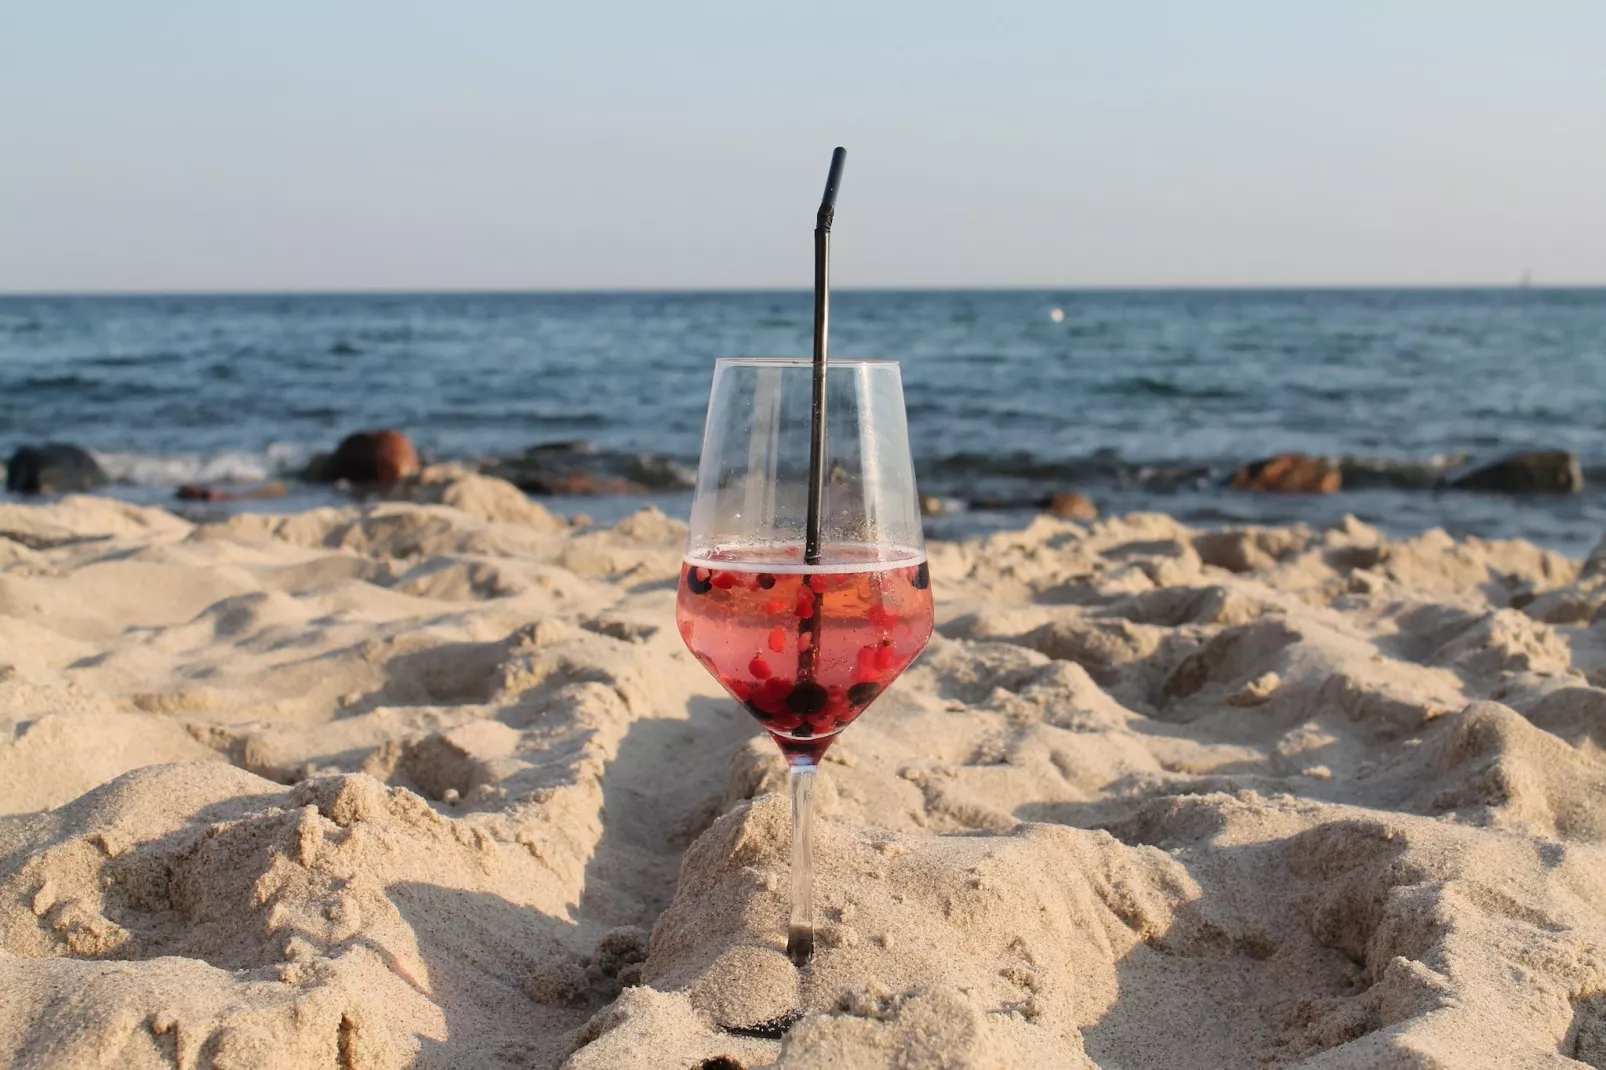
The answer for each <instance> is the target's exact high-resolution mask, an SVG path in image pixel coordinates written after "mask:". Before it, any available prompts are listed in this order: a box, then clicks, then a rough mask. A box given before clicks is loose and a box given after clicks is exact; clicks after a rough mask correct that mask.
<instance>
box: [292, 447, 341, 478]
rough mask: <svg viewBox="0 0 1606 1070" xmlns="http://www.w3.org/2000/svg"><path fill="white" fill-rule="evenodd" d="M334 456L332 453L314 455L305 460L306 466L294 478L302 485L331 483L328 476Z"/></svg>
mask: <svg viewBox="0 0 1606 1070" xmlns="http://www.w3.org/2000/svg"><path fill="white" fill-rule="evenodd" d="M334 461H335V455H334V454H332V453H323V452H319V453H314V454H313V455H312V456H311V457H309V458H307V466H306V467H305V468H303V469H302V470H301V471H299V472H297V473H296V478H297V479H299V480H301V481H302V482H303V483H333V482H334V478H333V477H332V476H330V474H329V470H330V466H331V465H333V464H334Z"/></svg>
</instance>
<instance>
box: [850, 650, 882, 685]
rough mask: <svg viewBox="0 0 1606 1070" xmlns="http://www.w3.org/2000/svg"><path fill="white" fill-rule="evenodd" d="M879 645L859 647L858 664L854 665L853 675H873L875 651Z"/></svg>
mask: <svg viewBox="0 0 1606 1070" xmlns="http://www.w3.org/2000/svg"><path fill="white" fill-rule="evenodd" d="M879 649H880V647H874V646H862V647H860V648H859V657H858V664H857V665H856V666H855V668H856V671H855V672H854V675H855V676H858V677H864V678H868V677H871V676H874V675H875V658H876V651H877V650H879Z"/></svg>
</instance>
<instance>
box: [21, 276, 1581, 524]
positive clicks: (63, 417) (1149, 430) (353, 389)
mask: <svg viewBox="0 0 1606 1070" xmlns="http://www.w3.org/2000/svg"><path fill="white" fill-rule="evenodd" d="M1055 309H1059V310H1060V313H1061V315H1060V316H1059V317H1055V316H1054V315H1053V310H1055ZM811 322H812V321H811V306H810V296H809V295H808V294H807V293H802V292H799V293H783V292H774V293H616V294H607V293H598V294H377V295H312V296H303V295H293V296H292V295H285V296H276V295H255V296H137V297H23V296H17V297H0V450H4V451H5V452H6V454H9V451H10V449H11V448H14V447H16V446H18V445H22V444H24V443H30V442H41V441H45V440H58V441H71V442H77V443H79V444H82V445H84V446H87V447H89V448H90V449H92V450H94V451H96V453H97V454H98V455H99V456H100V457H101V458H102V460H103V463H104V464H105V465H106V467H107V469H108V471H110V472H111V473H112V474H113V475H114V477H116V478H117V479H118V481H119V484H118V485H117V486H114V487H112V488H109V489H108V493H112V494H118V495H120V496H124V497H130V498H134V499H136V500H147V501H149V500H161V499H165V498H167V497H169V496H170V495H171V492H172V487H173V485H174V484H177V483H180V482H188V481H197V480H204V481H212V482H228V481H244V482H249V481H252V480H258V479H264V478H270V477H273V476H275V475H278V474H281V473H284V472H288V471H293V470H294V469H296V468H297V467H298V466H299V465H300V464H302V463H304V461H305V460H306V458H307V457H308V456H309V455H310V453H311V452H312V451H314V450H319V449H329V448H332V447H333V445H334V444H335V443H336V442H337V441H338V440H339V438H340V437H341V436H342V435H343V434H344V433H346V432H347V431H351V430H355V429H357V428H361V427H368V426H381V425H385V426H396V427H401V428H403V429H405V430H406V431H407V432H408V433H409V434H410V435H411V436H412V437H413V438H414V440H415V441H416V442H417V443H418V444H419V446H420V447H421V448H422V449H423V450H424V451H425V453H426V454H427V455H428V456H430V457H431V458H434V459H446V458H465V459H474V458H483V457H487V456H495V455H501V454H512V453H517V452H519V451H521V450H523V449H525V448H526V447H528V446H531V445H534V444H537V443H542V442H549V441H555V440H575V439H584V440H588V441H589V442H590V443H592V444H594V445H595V446H596V447H597V449H598V450H600V451H602V452H603V453H604V454H620V455H633V454H644V455H653V456H655V457H660V458H667V459H670V460H673V461H676V462H679V463H680V464H681V465H684V466H695V463H696V458H697V451H698V445H699V441H700V437H701V431H702V420H703V412H704V407H705V405H706V404H707V397H708V384H709V377H710V371H711V361H712V359H713V358H714V357H716V356H722V355H784V354H793V355H806V354H807V353H808V352H809V346H810V341H809V332H810V329H811ZM832 352H833V353H834V354H836V355H839V356H876V357H891V358H895V359H898V360H900V361H902V362H903V369H904V381H905V390H906V397H907V401H908V405H909V421H910V433H911V436H912V446H913V449H914V454H915V461H916V467H917V470H918V472H919V476H920V480H921V484H922V489H923V490H926V491H928V492H931V493H934V494H937V495H939V496H941V497H944V498H947V499H952V500H953V501H954V503H955V504H956V505H957V504H958V503H960V502H971V503H981V504H980V506H979V507H973V508H970V509H968V510H966V511H963V512H958V513H956V514H954V515H951V516H947V517H942V518H938V519H935V520H934V521H933V523H932V531H933V533H934V534H937V535H943V534H956V533H961V532H964V531H971V530H976V529H981V528H988V527H996V526H1003V525H1007V524H1018V523H1020V522H1021V520H1022V519H1023V518H1024V516H1025V515H1026V514H1027V512H1028V511H1029V510H1028V509H1027V503H1029V502H1030V501H1031V500H1032V499H1033V498H1035V497H1038V496H1041V495H1043V494H1046V493H1049V492H1051V491H1055V490H1081V491H1083V492H1084V493H1086V494H1088V495H1089V496H1091V497H1092V498H1093V499H1094V500H1095V501H1096V502H1098V503H1099V505H1100V506H1101V508H1103V509H1105V510H1106V511H1125V510H1130V509H1139V508H1143V509H1161V510H1165V511H1167V512H1171V513H1173V514H1175V515H1177V516H1179V517H1181V518H1182V519H1184V520H1187V521H1189V522H1194V523H1201V524H1218V523H1227V522H1249V521H1252V522H1286V521H1293V520H1304V521H1308V522H1311V523H1317V524H1319V523H1325V522H1328V521H1330V520H1333V519H1335V518H1337V517H1338V516H1340V515H1342V514H1343V513H1346V512H1349V513H1354V514H1356V515H1358V516H1360V517H1361V518H1363V519H1365V520H1368V521H1370V522H1373V523H1377V524H1380V525H1381V526H1383V527H1385V528H1388V529H1390V530H1392V531H1396V532H1410V531H1416V530H1421V529H1423V528H1426V527H1431V526H1435V525H1438V526H1443V527H1445V528H1447V529H1448V530H1450V531H1451V532H1452V533H1455V534H1479V535H1485V536H1490V537H1509V536H1522V537H1526V538H1530V539H1533V540H1535V541H1537V542H1540V543H1542V544H1545V545H1549V546H1554V547H1556V548H1559V549H1564V550H1567V551H1569V552H1573V553H1582V552H1584V551H1586V550H1587V549H1588V548H1589V547H1590V546H1591V545H1592V544H1593V543H1594V541H1595V539H1596V538H1597V537H1598V536H1599V535H1600V534H1601V532H1602V530H1603V529H1606V441H1603V436H1602V427H1603V423H1606V290H1517V289H1512V290H1467V291H1426V290H1377V291H1292V290H1276V291H1175V292H1164V291H1145V292H1117V291H1093V292H1072V291H1029V292H1028V291H983V292H912V293H881V292H861V291H843V292H840V293H838V294H836V295H835V296H834V299H833V304H832ZM1522 448H1560V449H1569V450H1573V451H1576V452H1577V453H1578V454H1579V455H1580V457H1581V458H1582V460H1583V462H1584V465H1585V470H1586V476H1587V480H1586V481H1587V482H1588V483H1589V484H1590V485H1589V486H1588V487H1587V488H1586V490H1585V492H1584V493H1583V494H1581V495H1575V496H1570V497H1562V498H1543V497H1534V498H1506V497H1498V496H1491V495H1481V494H1469V493H1464V492H1450V491H1435V490H1433V489H1431V488H1430V487H1426V486H1423V487H1408V486H1403V485H1399V484H1402V483H1404V482H1408V481H1409V478H1408V477H1412V476H1413V475H1414V476H1415V477H1416V478H1418V479H1423V478H1424V474H1425V476H1426V477H1427V478H1426V481H1427V482H1431V476H1432V475H1434V474H1436V473H1438V472H1441V471H1447V470H1453V469H1454V466H1455V465H1456V464H1457V463H1459V462H1461V461H1463V460H1466V461H1468V462H1470V461H1476V460H1479V459H1488V458H1493V457H1497V456H1499V455H1501V454H1503V453H1505V452H1508V451H1510V450H1514V449H1522ZM1290 450H1299V451H1304V452H1307V453H1314V454H1321V455H1330V456H1336V457H1348V458H1353V459H1359V460H1360V461H1362V462H1364V464H1363V465H1362V467H1364V468H1367V469H1369V470H1371V471H1372V472H1373V473H1374V475H1373V477H1372V478H1369V479H1362V478H1360V477H1356V478H1353V479H1352V480H1351V482H1350V486H1349V488H1347V489H1346V490H1345V491H1344V492H1341V493H1339V494H1335V495H1331V496H1287V495H1267V494H1247V493H1243V492H1237V491H1233V490H1230V489H1228V488H1226V487H1225V486H1224V485H1223V484H1224V482H1225V480H1226V479H1227V478H1228V477H1229V476H1230V474H1231V472H1232V471H1233V469H1234V468H1236V467H1237V466H1238V465H1240V464H1242V463H1244V462H1247V461H1250V460H1253V459H1256V458H1259V457H1263V456H1266V455H1269V454H1273V453H1280V452H1284V451H1290ZM329 493H330V492H328V491H325V490H313V489H310V488H308V489H300V488H298V490H297V492H296V493H295V494H294V495H293V498H294V499H295V503H294V504H300V503H302V502H304V501H307V500H313V499H319V498H320V496H324V495H327V494H329ZM643 499H650V500H652V501H655V502H657V503H658V504H660V505H662V506H663V507H664V508H666V509H668V510H670V511H677V512H681V513H684V512H685V509H686V506H687V501H686V494H685V492H684V491H683V490H679V489H677V488H675V487H673V486H668V487H660V488H655V490H654V492H653V493H651V494H650V495H641V496H631V497H625V498H618V499H607V500H602V499H596V500H592V499H587V500H583V501H581V500H569V499H564V500H561V501H559V502H557V503H556V504H557V505H558V506H559V507H560V508H568V509H574V508H583V509H584V510H585V511H586V512H588V513H591V514H592V515H593V516H595V517H597V518H599V519H601V518H604V517H606V516H609V515H616V514H618V513H621V512H623V511H625V510H626V509H628V508H632V507H634V506H635V505H636V504H637V503H638V502H639V501H640V500H643Z"/></svg>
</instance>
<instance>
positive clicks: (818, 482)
mask: <svg viewBox="0 0 1606 1070" xmlns="http://www.w3.org/2000/svg"><path fill="white" fill-rule="evenodd" d="M847 157H848V153H847V150H846V149H844V148H842V147H841V146H840V145H839V146H837V148H836V149H835V151H833V152H832V153H831V170H830V172H829V173H828V174H827V175H826V177H825V196H824V197H822V198H821V200H820V211H819V214H818V215H816V216H815V218H814V407H813V408H812V410H811V411H810V413H809V419H810V425H809V431H810V438H809V512H808V520H807V525H806V527H805V528H804V533H803V560H804V561H805V562H807V563H808V564H810V565H817V564H819V563H820V516H821V512H822V511H823V508H824V503H825V361H826V334H827V332H828V331H829V329H830V319H831V312H830V308H831V291H830V286H831V221H832V220H833V219H834V218H835V217H836V191H837V187H838V186H839V185H840V184H841V182H842V163H843V161H844V160H846V159H847Z"/></svg>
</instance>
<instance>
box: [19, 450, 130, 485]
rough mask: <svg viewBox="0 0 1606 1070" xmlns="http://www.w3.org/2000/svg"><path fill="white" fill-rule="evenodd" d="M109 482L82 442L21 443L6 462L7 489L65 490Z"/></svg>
mask: <svg viewBox="0 0 1606 1070" xmlns="http://www.w3.org/2000/svg"><path fill="white" fill-rule="evenodd" d="M107 482H108V480H107V478H106V472H105V471H104V470H103V469H102V468H101V467H100V463H99V462H98V461H96V460H95V458H94V457H93V456H92V455H91V454H90V452H89V451H88V450H86V449H84V448H83V447H81V446H74V445H72V444H71V443H68V442H47V443H45V444H44V445H42V446H23V447H22V448H21V449H19V450H17V452H16V453H13V454H12V455H11V460H10V462H9V463H7V465H6V489H7V490H10V491H16V492H17V493H19V494H64V493H67V492H69V491H82V490H93V489H95V488H96V487H100V486H104V485H105V484H106V483H107Z"/></svg>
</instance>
